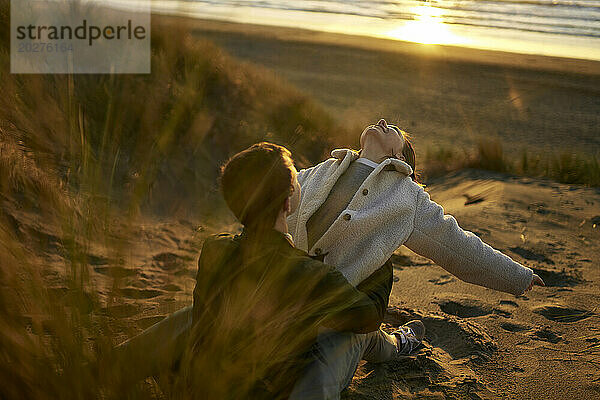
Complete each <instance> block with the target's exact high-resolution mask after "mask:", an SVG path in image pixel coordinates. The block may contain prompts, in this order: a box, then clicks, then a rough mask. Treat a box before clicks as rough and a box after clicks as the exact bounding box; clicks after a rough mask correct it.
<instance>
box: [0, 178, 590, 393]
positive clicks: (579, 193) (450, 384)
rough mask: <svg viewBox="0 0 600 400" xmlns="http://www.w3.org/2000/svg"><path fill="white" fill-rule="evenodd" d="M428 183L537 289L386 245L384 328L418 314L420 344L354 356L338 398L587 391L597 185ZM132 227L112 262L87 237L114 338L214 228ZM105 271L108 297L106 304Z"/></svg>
mask: <svg viewBox="0 0 600 400" xmlns="http://www.w3.org/2000/svg"><path fill="white" fill-rule="evenodd" d="M428 190H429V191H430V193H431V195H432V198H433V199H434V200H435V201H437V202H439V203H441V204H442V205H443V206H444V207H445V210H446V211H447V212H448V213H451V214H452V215H454V216H455V217H456V218H457V219H458V221H459V223H460V224H461V225H462V226H463V227H464V228H466V229H470V230H472V231H473V232H475V233H476V234H478V235H479V236H481V237H482V238H483V239H484V240H485V241H486V242H488V243H490V244H491V245H493V246H494V247H496V248H498V249H500V250H502V251H504V252H505V253H506V254H509V255H510V256H512V257H514V258H515V259H516V260H518V261H520V262H522V263H523V264H525V265H528V266H530V267H531V268H533V269H534V270H535V271H536V273H538V274H539V275H540V276H541V277H542V278H543V279H544V280H545V281H546V284H547V287H545V288H538V287H536V288H535V290H534V291H532V292H529V293H528V294H526V295H524V296H518V297H516V296H512V295H508V294H503V293H499V292H495V291H492V290H490V289H485V288H482V287H478V286H474V285H470V284H467V283H464V282H461V281H460V280H458V279H457V278H455V277H453V276H451V275H450V274H449V273H447V272H446V271H444V270H443V269H441V268H440V267H438V266H436V265H435V264H433V263H432V262H431V261H429V260H427V259H425V258H422V257H420V256H418V255H416V254H414V253H411V252H410V251H409V250H408V249H406V248H400V249H399V250H398V251H397V253H396V254H395V255H394V259H393V261H394V266H395V272H394V275H395V283H394V288H393V292H392V297H391V301H390V302H391V304H390V308H389V312H388V317H387V318H386V328H392V327H393V326H397V325H399V324H402V323H403V322H406V321H407V320H410V319H413V318H419V319H422V320H423V322H424V323H425V325H426V327H427V334H426V340H425V344H424V348H423V349H422V350H421V351H420V352H419V353H417V354H416V355H414V356H411V357H406V358H405V359H403V360H398V361H393V362H389V363H385V364H382V365H370V364H366V363H365V364H362V365H361V367H360V368H359V371H358V373H357V375H356V376H355V379H354V381H353V383H352V386H351V387H350V388H349V390H348V391H347V392H346V393H345V394H344V398H345V399H395V398H432V399H463V398H465V399H478V398H484V399H505V398H511V399H513V398H514V399H539V398H542V397H543V398H547V399H565V398H568V399H592V398H597V396H598V392H599V391H600V361H599V359H600V347H599V343H600V328H599V326H600V325H599V319H600V310H599V309H598V304H600V290H599V287H598V286H599V283H600V270H599V269H598V263H599V261H600V241H599V240H598V239H599V237H600V190H598V189H590V188H585V187H578V186H568V185H562V184H556V183H553V182H549V181H538V180H534V179H528V178H515V177H510V176H504V175H499V174H493V173H489V172H483V171H477V170H465V171H462V172H458V173H454V174H451V175H449V176H446V177H443V178H440V179H438V180H437V181H435V182H432V183H431V184H430V185H429V187H428ZM474 198H476V199H477V200H478V201H476V202H473V201H472V200H473V199H474ZM470 200H471V201H470ZM6 211H7V213H8V214H9V215H11V216H12V218H13V219H14V221H15V225H17V226H19V228H18V229H20V230H21V231H22V232H29V234H30V236H31V237H37V238H42V239H39V240H43V241H44V242H43V243H47V244H51V243H55V244H56V246H58V244H57V243H58V241H57V240H55V239H56V235H58V232H55V231H54V230H53V228H52V227H51V226H49V225H45V224H44V223H43V222H40V221H39V220H37V219H36V217H35V215H33V214H27V213H22V212H19V211H17V210H16V209H12V208H10V207H9V208H8V209H7V210H6ZM136 226H137V227H136V228H135V229H134V231H133V232H131V231H128V232H127V235H130V236H129V237H130V238H134V239H131V240H129V242H128V243H129V245H128V247H127V251H126V252H124V253H123V254H122V256H123V258H122V259H114V257H113V256H111V255H110V254H105V253H103V249H102V246H100V245H99V244H98V243H95V244H93V245H91V246H90V254H89V255H88V260H89V269H90V271H91V272H90V273H91V278H92V282H93V283H94V286H96V288H97V290H98V291H99V293H100V302H101V303H102V304H101V310H103V312H104V313H105V314H106V316H107V317H108V318H109V319H110V320H111V321H112V324H113V326H114V327H115V329H116V330H117V331H118V332H120V334H121V337H122V338H123V339H125V338H127V337H131V336H133V335H134V334H136V333H138V332H140V331H141V330H143V329H145V328H147V327H148V326H150V325H152V324H154V323H156V322H158V321H160V320H161V319H162V318H164V317H165V316H166V315H168V314H170V313H172V312H174V311H176V310H177V309H179V308H182V307H183V306H186V305H188V304H190V303H191V296H192V290H193V287H194V283H195V281H194V277H195V273H196V265H195V261H196V259H197V256H198V251H199V249H200V246H201V243H202V240H203V239H204V237H206V235H207V234H208V233H209V232H213V231H216V230H218V229H217V228H220V227H206V226H201V225H199V224H196V223H194V222H191V221H185V220H172V221H169V220H162V221H156V220H151V219H146V220H142V221H140V222H139V224H138V225H136ZM223 229H229V230H234V229H236V227H235V226H229V227H223ZM116 231H118V230H117V229H116ZM123 234H124V232H123ZM52 238H55V239H52ZM40 243H42V242H40ZM47 244H46V245H43V246H39V247H38V248H39V255H38V256H39V257H40V258H41V259H43V260H45V261H44V262H45V264H46V265H48V266H49V268H48V269H47V271H46V272H45V277H46V279H47V281H48V283H49V284H50V286H51V287H53V288H54V289H53V291H54V293H55V294H56V295H57V296H64V295H66V293H67V289H66V288H65V287H62V286H61V284H60V282H61V279H60V275H61V273H63V272H64V271H62V270H61V265H64V261H63V260H62V259H61V256H60V254H61V251H60V247H53V246H51V245H47ZM111 257H112V258H111ZM115 280H118V283H119V286H120V287H121V289H120V293H121V295H122V297H121V299H120V300H119V302H118V303H109V296H108V293H109V292H110V290H111V288H112V287H113V285H114V284H115Z"/></svg>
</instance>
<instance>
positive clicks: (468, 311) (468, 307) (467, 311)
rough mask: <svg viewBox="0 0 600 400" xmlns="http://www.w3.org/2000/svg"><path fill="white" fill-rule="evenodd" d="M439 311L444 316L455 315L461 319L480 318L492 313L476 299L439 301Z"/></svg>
mask: <svg viewBox="0 0 600 400" xmlns="http://www.w3.org/2000/svg"><path fill="white" fill-rule="evenodd" d="M437 304H438V306H439V307H440V309H441V310H442V311H443V312H445V313H446V314H450V315H455V316H457V317H461V318H472V317H480V316H482V315H488V314H491V313H492V312H493V310H492V308H491V307H490V306H489V305H487V304H485V303H483V302H481V301H479V300H476V299H470V298H466V299H457V300H439V301H437Z"/></svg>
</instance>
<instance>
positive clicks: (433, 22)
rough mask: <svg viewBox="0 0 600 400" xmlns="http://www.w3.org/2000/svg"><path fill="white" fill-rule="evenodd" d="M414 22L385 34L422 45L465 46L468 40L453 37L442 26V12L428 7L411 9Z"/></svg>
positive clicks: (421, 6) (456, 36) (444, 26)
mask: <svg viewBox="0 0 600 400" xmlns="http://www.w3.org/2000/svg"><path fill="white" fill-rule="evenodd" d="M411 12H412V13H413V14H414V15H415V18H414V20H412V21H408V22H404V23H403V24H402V25H401V26H399V27H398V28H395V29H392V30H390V31H388V32H386V35H387V36H389V37H390V38H394V39H399V40H405V41H409V42H416V43H423V44H466V43H468V42H469V40H468V39H467V38H465V37H462V36H458V35H455V34H454V33H453V32H452V31H451V29H450V27H449V26H448V25H446V24H444V19H443V16H442V12H443V10H441V9H439V8H437V7H432V6H430V5H419V6H416V7H413V8H412V9H411Z"/></svg>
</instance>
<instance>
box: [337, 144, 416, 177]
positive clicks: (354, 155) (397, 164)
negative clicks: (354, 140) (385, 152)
mask: <svg viewBox="0 0 600 400" xmlns="http://www.w3.org/2000/svg"><path fill="white" fill-rule="evenodd" d="M331 156H332V157H333V158H337V159H338V160H343V159H345V158H346V157H349V158H350V159H351V161H354V160H356V159H358V158H359V157H360V155H359V153H358V152H357V151H354V150H350V149H335V150H333V151H332V152H331ZM381 164H383V166H384V167H383V168H386V167H387V166H388V165H389V166H390V167H389V168H393V169H395V170H396V171H398V172H400V173H402V174H404V175H406V176H410V175H411V174H412V173H413V170H412V168H411V166H410V165H408V164H407V163H405V162H404V161H402V160H398V159H397V158H386V159H385V160H384V161H382V162H381V163H380V165H381ZM386 169H387V168H386Z"/></svg>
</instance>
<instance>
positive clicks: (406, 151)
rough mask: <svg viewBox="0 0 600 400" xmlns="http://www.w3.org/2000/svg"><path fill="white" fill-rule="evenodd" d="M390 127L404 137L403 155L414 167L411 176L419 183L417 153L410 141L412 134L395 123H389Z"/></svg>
mask: <svg viewBox="0 0 600 400" xmlns="http://www.w3.org/2000/svg"><path fill="white" fill-rule="evenodd" d="M388 126H389V127H390V128H393V129H395V130H396V132H398V134H399V135H400V136H402V137H403V138H404V148H403V149H402V156H403V157H404V161H406V163H407V164H408V165H410V167H411V168H412V170H413V172H412V174H411V175H410V178H411V179H412V180H413V181H415V182H417V183H419V181H418V180H417V175H416V171H417V169H416V164H417V156H416V154H415V149H414V148H413V145H412V143H411V142H410V135H409V134H408V133H407V132H404V131H403V130H402V129H400V128H398V127H397V126H395V125H388Z"/></svg>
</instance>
